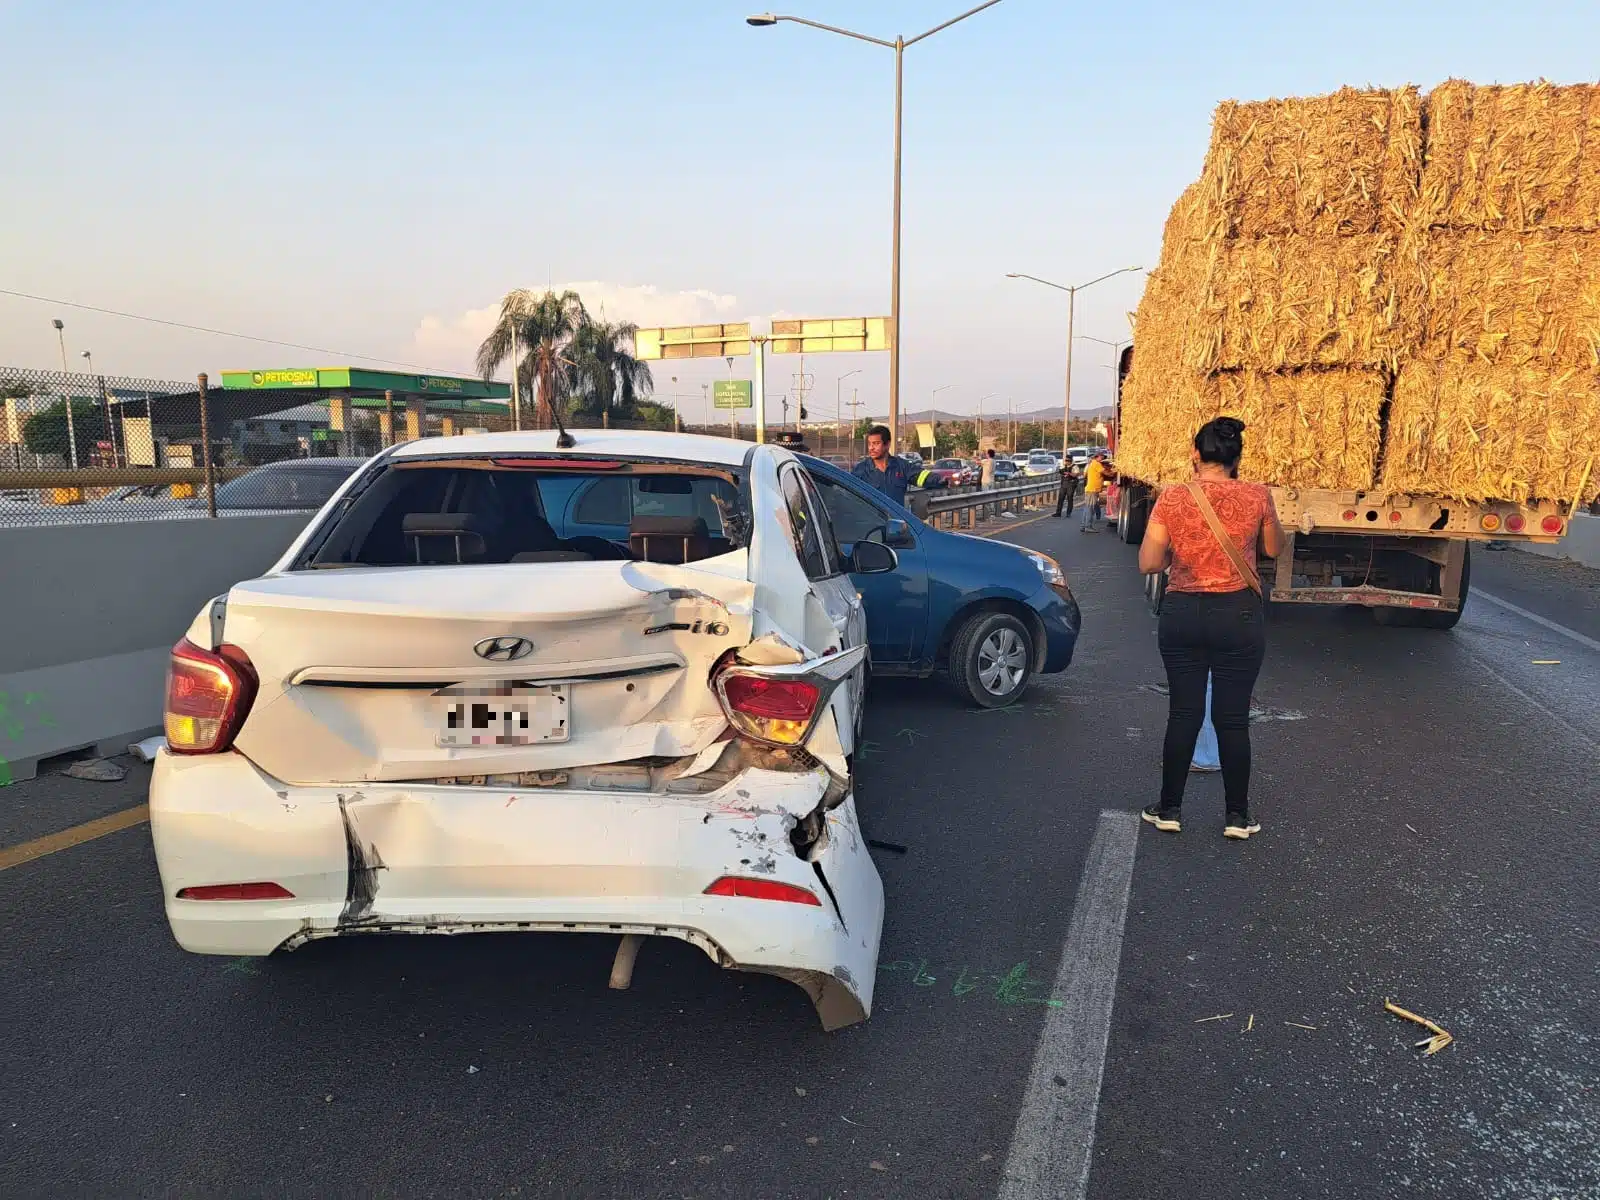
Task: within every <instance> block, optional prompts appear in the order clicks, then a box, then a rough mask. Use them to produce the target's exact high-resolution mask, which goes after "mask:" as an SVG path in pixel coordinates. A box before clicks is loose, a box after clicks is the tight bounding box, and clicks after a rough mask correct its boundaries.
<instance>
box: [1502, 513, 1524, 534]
mask: <svg viewBox="0 0 1600 1200" xmlns="http://www.w3.org/2000/svg"><path fill="white" fill-rule="evenodd" d="M1527 524H1528V522H1527V521H1525V520H1524V519H1523V516H1522V514H1521V513H1512V514H1511V515H1510V516H1509V517H1507V518H1506V532H1507V533H1521V532H1522V531H1523V529H1525V528H1526V527H1527Z"/></svg>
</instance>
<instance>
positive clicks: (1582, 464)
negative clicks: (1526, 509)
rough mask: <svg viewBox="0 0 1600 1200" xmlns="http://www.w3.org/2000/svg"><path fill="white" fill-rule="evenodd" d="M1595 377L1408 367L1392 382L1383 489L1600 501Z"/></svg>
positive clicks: (1499, 368) (1498, 368)
mask: <svg viewBox="0 0 1600 1200" xmlns="http://www.w3.org/2000/svg"><path fill="white" fill-rule="evenodd" d="M1596 455H1600V371H1595V370H1574V369H1563V370H1551V369H1548V368H1544V367H1540V366H1534V365H1529V366H1508V365H1488V364H1483V363H1478V362H1459V361H1449V362H1443V363H1427V362H1408V363H1406V364H1405V365H1403V366H1402V367H1401V369H1400V375H1399V378H1398V379H1397V380H1396V381H1395V388H1394V401H1393V404H1392V406H1391V408H1390V412H1389V436H1388V446H1387V449H1386V451H1385V455H1384V467H1383V479H1382V481H1381V482H1382V484H1383V486H1385V487H1387V488H1389V489H1392V490H1394V491H1397V492H1405V493H1411V494H1423V495H1437V496H1447V497H1451V498H1453V499H1457V500H1462V501H1470V502H1479V501H1484V500H1513V501H1517V502H1519V503H1527V502H1528V501H1531V500H1551V501H1560V502H1561V503H1563V504H1566V503H1570V502H1571V501H1573V500H1574V499H1576V500H1577V502H1578V503H1579V504H1585V503H1588V502H1589V501H1591V500H1593V499H1594V498H1595V497H1596V495H1597V494H1600V479H1596V478H1595V477H1594V476H1593V475H1592V474H1591V473H1590V472H1589V469H1588V468H1589V464H1590V462H1591V460H1592V459H1593V458H1594V457H1595V456H1596Z"/></svg>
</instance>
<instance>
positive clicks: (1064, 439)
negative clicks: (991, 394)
mask: <svg viewBox="0 0 1600 1200" xmlns="http://www.w3.org/2000/svg"><path fill="white" fill-rule="evenodd" d="M1142 270H1144V268H1143V267H1118V268H1117V269H1116V270H1115V271H1108V272H1106V273H1105V274H1104V275H1101V276H1100V277H1099V278H1097V279H1091V280H1089V282H1088V283H1075V284H1065V283H1053V282H1051V281H1050V280H1048V279H1040V278H1039V277H1038V276H1037V275H1024V274H1022V273H1021V272H1020V271H1008V272H1006V278H1007V279H1031V280H1032V281H1033V282H1034V283H1042V284H1044V286H1045V287H1052V288H1055V289H1056V290H1057V291H1058V292H1065V293H1066V294H1067V388H1066V398H1065V400H1063V402H1062V405H1061V457H1062V458H1063V459H1065V458H1066V456H1067V448H1068V446H1069V445H1070V444H1071V439H1072V431H1071V426H1072V318H1073V310H1074V309H1075V308H1076V307H1077V301H1078V293H1079V292H1081V291H1083V290H1084V289H1085V288H1092V287H1093V286H1094V285H1095V284H1097V283H1104V282H1105V281H1106V280H1107V279H1111V278H1114V277H1115V276H1118V275H1126V274H1127V273H1128V272H1129V271H1142Z"/></svg>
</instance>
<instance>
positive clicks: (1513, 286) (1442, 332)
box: [1402, 230, 1600, 370]
mask: <svg viewBox="0 0 1600 1200" xmlns="http://www.w3.org/2000/svg"><path fill="white" fill-rule="evenodd" d="M1410 244H1412V245H1414V246H1415V247H1416V255H1415V258H1416V265H1417V268H1418V272H1417V275H1416V286H1415V289H1414V290H1409V291H1404V292H1403V296H1402V301H1403V304H1404V305H1405V307H1406V308H1407V309H1408V310H1409V311H1408V314H1407V315H1408V318H1409V319H1408V320H1407V322H1406V324H1407V325H1408V326H1409V327H1410V332H1411V333H1412V336H1413V338H1414V341H1415V346H1414V350H1413V354H1414V356H1415V357H1417V358H1421V359H1428V360H1432V361H1442V360H1444V359H1449V358H1455V359H1459V360H1473V361H1477V362H1483V363H1511V364H1522V363H1537V364H1540V365H1542V366H1546V367H1553V368H1554V367H1583V368H1588V369H1590V370H1593V369H1596V368H1600V233H1561V232H1556V233H1551V232H1543V231H1533V232H1527V233H1515V232H1504V233H1485V232H1483V231H1481V230H1436V231H1434V232H1432V233H1429V234H1427V235H1425V236H1424V237H1422V238H1421V239H1418V240H1414V241H1413V242H1412V243H1410Z"/></svg>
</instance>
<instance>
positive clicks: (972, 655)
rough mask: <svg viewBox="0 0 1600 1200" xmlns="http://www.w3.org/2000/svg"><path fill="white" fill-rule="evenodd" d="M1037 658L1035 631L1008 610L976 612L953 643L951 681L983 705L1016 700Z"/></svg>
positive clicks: (966, 697)
mask: <svg viewBox="0 0 1600 1200" xmlns="http://www.w3.org/2000/svg"><path fill="white" fill-rule="evenodd" d="M1037 662H1038V655H1037V653H1036V651H1035V647H1034V644H1033V634H1032V632H1030V631H1029V629H1028V627H1027V625H1026V624H1024V623H1023V622H1022V621H1021V620H1019V619H1018V618H1016V617H1014V616H1012V615H1011V614H1010V613H1006V612H980V613H974V614H973V615H972V616H971V617H969V618H967V621H966V624H964V625H963V626H962V627H961V629H960V630H959V631H958V632H957V633H956V636H955V638H954V639H952V641H951V643H950V681H951V683H953V684H954V685H955V687H956V690H957V691H958V692H960V693H961V695H962V697H963V698H964V699H966V700H970V701H971V702H972V703H973V704H976V705H977V706H978V707H980V708H1001V707H1003V706H1005V705H1007V704H1010V703H1012V702H1013V701H1015V700H1016V699H1017V698H1018V697H1019V696H1021V695H1022V693H1023V692H1024V691H1025V690H1026V689H1027V686H1028V681H1029V680H1030V679H1032V678H1033V672H1034V666H1035V664H1036V663H1037Z"/></svg>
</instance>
